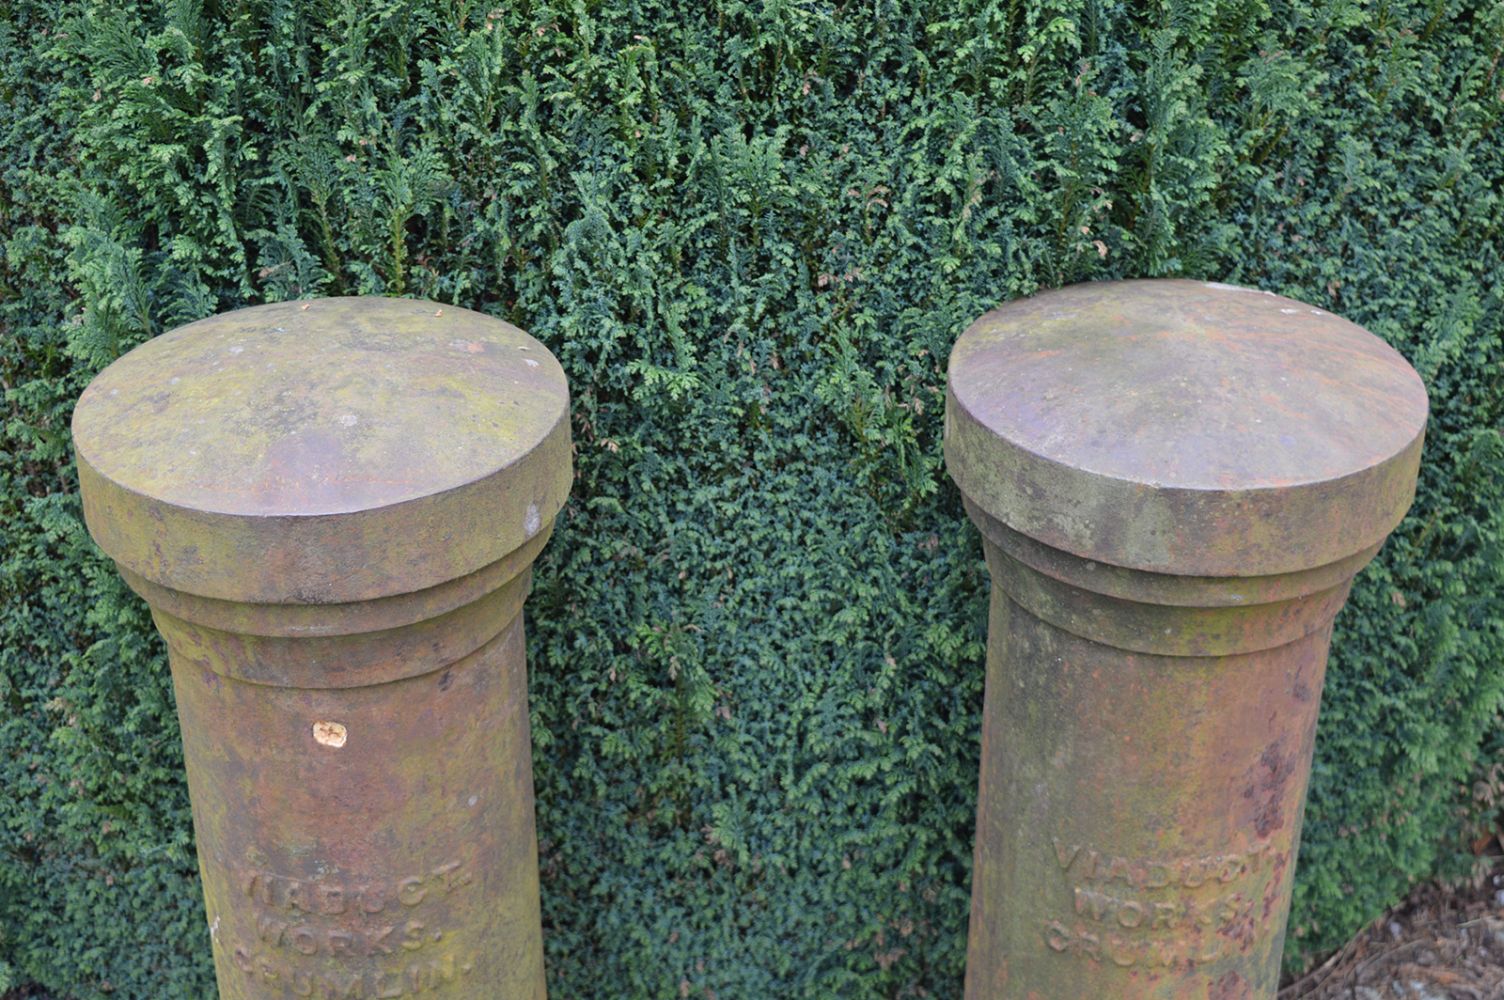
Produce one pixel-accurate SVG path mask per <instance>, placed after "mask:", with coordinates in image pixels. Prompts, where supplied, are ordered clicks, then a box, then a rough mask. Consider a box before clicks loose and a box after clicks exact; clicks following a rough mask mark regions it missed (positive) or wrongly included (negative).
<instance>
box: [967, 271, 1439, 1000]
mask: <svg viewBox="0 0 1504 1000" xmlns="http://www.w3.org/2000/svg"><path fill="white" fill-rule="evenodd" d="M949 381H950V384H949V394H948V397H947V406H946V428H945V457H946V464H947V467H948V469H949V471H950V474H951V476H952V477H953V478H954V479H955V481H956V483H957V485H958V487H959V488H960V491H961V493H962V496H963V498H964V501H965V504H966V508H967V511H968V512H969V514H970V516H971V518H972V520H973V521H974V522H975V523H976V525H977V527H978V528H979V529H980V531H981V533H982V536H983V547H984V549H985V551H986V556H987V562H988V566H989V569H990V572H991V575H992V583H993V588H992V603H991V614H990V620H989V625H988V629H989V636H988V647H987V684H986V696H985V705H984V708H983V729H982V761H981V779H980V795H979V802H978V808H977V829H976V848H975V864H974V867H973V872H972V909H971V923H970V939H969V948H968V956H967V972H966V996H967V997H968V998H970V1000H1010V998H1017V1000H1078V998H1082V997H1112V998H1114V1000H1149V998H1154V1000H1191V998H1196V1000H1248V998H1272V997H1274V995H1275V991H1276V987H1277V983H1278V976H1279V966H1280V952H1281V949H1282V946H1283V942H1284V935H1285V925H1286V919H1287V917H1288V912H1289V905H1290V886H1291V877H1292V875H1293V873H1294V868H1295V858H1296V849H1297V845H1298V842H1299V835H1300V825H1301V818H1302V813H1303V809H1304V803H1305V793H1306V784H1307V779H1308V776H1309V771H1310V765H1311V750H1312V742H1313V738H1314V734H1315V729H1316V715H1317V708H1318V705H1319V702H1320V697H1321V688H1322V680H1323V676H1324V671H1325V666H1326V657H1327V648H1328V644H1329V642H1330V638H1331V631H1332V621H1333V618H1334V616H1335V615H1336V613H1337V611H1338V609H1340V608H1341V607H1342V604H1343V602H1344V601H1345V600H1346V597H1347V593H1348V588H1349V587H1350V585H1351V582H1352V578H1353V575H1354V574H1355V573H1356V572H1357V571H1358V570H1359V569H1361V568H1362V567H1363V566H1364V564H1366V563H1367V562H1368V561H1369V559H1370V558H1372V557H1373V555H1374V553H1375V552H1376V551H1377V550H1378V548H1379V546H1380V545H1382V544H1383V541H1384V538H1385V536H1387V535H1388V533H1389V532H1390V531H1391V530H1392V529H1393V528H1394V527H1395V525H1396V524H1397V523H1398V522H1399V520H1400V518H1401V517H1402V516H1403V515H1404V513H1405V511H1406V509H1407V508H1408V507H1409V505H1410V502H1411V499H1412V497H1413V495H1414V489H1415V478H1416V471H1417V467H1418V463H1419V460H1420V451H1421V440H1422V436H1423V432H1424V429H1425V423H1426V411H1427V401H1426V393H1425V389H1424V388H1423V386H1422V385H1421V381H1420V379H1419V377H1418V376H1417V375H1416V374H1415V372H1414V371H1413V370H1412V369H1411V367H1410V366H1409V365H1408V364H1407V363H1406V362H1405V360H1404V359H1403V358H1401V357H1400V355H1399V354H1397V353H1396V352H1395V351H1394V350H1392V349H1391V348H1389V347H1388V346H1386V345H1385V344H1384V343H1383V342H1381V341H1380V340H1379V339H1378V338H1376V337H1374V336H1373V335H1372V334H1369V333H1367V332H1366V331H1364V330H1362V329H1361V328H1359V327H1357V326H1355V325H1353V324H1352V323H1349V322H1347V321H1345V320H1343V319H1341V318H1339V317H1337V316H1334V315H1332V314H1331V313H1329V312H1327V311H1325V310H1322V309H1318V308H1314V307H1312V306H1309V305H1306V304H1304V303H1301V302H1296V301H1292V300H1290V299H1286V298H1281V297H1278V296H1275V295H1272V294H1268V293H1264V292H1259V291H1253V290H1249V289H1245V288H1238V287H1235V286H1231V285H1224V284H1218V283H1206V282H1196V281H1172V280H1160V281H1129V282H1104V283H1097V284H1086V285H1077V286H1074V287H1069V288H1065V289H1061V290H1058V291H1052V292H1046V293H1044V294H1040V295H1036V296H1034V297H1032V298H1029V299H1025V300H1021V301H1017V302H1012V303H1009V304H1007V305H1004V306H1003V307H1001V308H999V309H997V310H995V311H993V312H990V313H988V314H987V315H985V316H983V317H982V318H981V319H979V320H977V321H976V323H974V324H973V325H972V326H971V327H970V328H969V329H968V330H967V331H966V332H965V333H964V334H963V335H962V336H961V338H960V340H959V341H958V342H957V343H956V345H955V349H954V350H953V352H952V354H951V357H950V374H949Z"/></svg>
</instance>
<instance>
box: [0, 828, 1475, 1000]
mask: <svg viewBox="0 0 1504 1000" xmlns="http://www.w3.org/2000/svg"><path fill="white" fill-rule="evenodd" d="M0 1000H63V998H61V997H56V996H53V995H52V994H49V993H47V992H45V991H43V990H41V989H38V988H37V987H32V986H23V987H20V988H18V989H14V990H11V991H10V992H8V993H6V994H5V995H4V996H3V997H0ZM1279 1000H1504V858H1497V859H1495V865H1494V871H1493V873H1492V874H1490V875H1487V876H1485V877H1483V878H1481V879H1477V880H1475V881H1474V882H1473V883H1472V884H1470V885H1464V886H1460V887H1445V886H1440V885H1437V884H1435V883H1427V884H1425V885H1422V886H1420V887H1418V888H1417V889H1416V890H1415V891H1414V892H1413V893H1411V894H1410V897H1409V898H1408V899H1406V900H1405V901H1404V902H1403V903H1401V904H1400V905H1399V906H1396V907H1395V908H1394V909H1392V910H1390V911H1389V912H1388V913H1386V914H1385V915H1384V916H1382V917H1380V918H1379V919H1378V920H1375V921H1374V922H1373V923H1372V924H1370V925H1369V926H1368V927H1367V928H1366V929H1365V930H1363V931H1362V932H1361V933H1360V934H1358V936H1357V937H1355V938H1353V939H1352V940H1351V941H1349V942H1348V943H1347V945H1346V946H1345V947H1344V948H1342V949H1341V950H1340V951H1338V952H1337V953H1336V954H1334V955H1333V956H1331V957H1330V958H1329V959H1327V960H1326V961H1325V962H1323V963H1322V964H1321V965H1319V966H1317V967H1316V968H1315V969H1313V970H1311V971H1310V972H1309V973H1307V974H1306V975H1304V976H1301V977H1299V978H1297V979H1296V980H1295V981H1293V982H1291V983H1288V984H1287V985H1285V987H1284V988H1282V989H1281V990H1280V991H1279Z"/></svg>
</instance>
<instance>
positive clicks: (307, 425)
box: [73, 298, 569, 517]
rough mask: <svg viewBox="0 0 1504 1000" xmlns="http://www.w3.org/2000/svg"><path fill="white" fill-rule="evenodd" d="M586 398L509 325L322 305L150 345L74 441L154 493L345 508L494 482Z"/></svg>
mask: <svg viewBox="0 0 1504 1000" xmlns="http://www.w3.org/2000/svg"><path fill="white" fill-rule="evenodd" d="M568 401H569V394H568V388H567V386H566V383H565V380H564V373H563V371H562V370H561V369H560V367H559V365H558V362H557V361H555V360H554V358H553V356H552V355H551V354H550V353H549V352H548V350H547V349H546V348H544V346H543V345H542V344H540V343H539V342H538V341H536V340H534V339H533V338H532V337H530V336H528V335H527V334H526V333H523V332H522V331H521V330H519V329H517V328H516V327H514V326H512V325H510V324H508V323H505V322H502V321H501V320H498V319H493V318H492V317H489V316H485V315H482V314H481V313H477V312H472V311H470V310H468V309H461V308H458V307H456V306H449V305H441V304H438V303H433V302H423V301H417V300H412V299H385V298H342V299H315V300H312V301H308V302H285V303H279V304H275V305H264V306H256V307H252V308H249V309H241V310H238V311H235V312H230V313H224V314H221V315H218V316H213V317H210V318H208V319H204V320H200V321H199V322H196V323H191V324H189V325H187V326H184V327H181V328H179V329H176V330H173V331H171V332H170V333H166V334H163V335H162V336H160V337H157V338H156V339H154V340H151V341H148V342H147V343H145V344H143V345H141V346H140V347H138V348H136V349H135V350H133V351H131V352H130V353H129V354H127V355H125V356H124V357H122V358H120V359H119V360H118V361H116V362H115V363H114V364H112V365H110V366H109V367H108V368H107V369H105V370H104V371H103V372H102V373H100V375H99V376H98V378H96V379H95V380H94V382H93V383H92V384H91V385H90V386H89V388H88V389H87V390H86V391H85V392H84V394H83V396H82V397H81V398H80V399H79V403H78V407H77V409H76V411H75V414H74V421H73V432H74V441H75V445H76V447H77V450H78V454H79V458H80V460H81V462H85V463H87V464H88V465H89V466H92V468H93V469H94V471H95V472H97V473H98V474H99V475H101V476H103V477H104V478H105V479H107V480H110V481H111V482H113V483H115V484H116V485H118V486H120V487H122V488H124V489H126V490H129V491H131V492H133V493H136V494H141V495H143V496H145V497H149V498H151V499H152V500H156V501H159V502H162V503H166V504H170V505H173V506H175V507H180V508H186V509H189V510H194V511H205V512H214V513H217V514H228V515H244V516H248V517H265V516H276V515H317V514H341V513H350V512H356V511H362V510H369V509H372V508H379V507H385V506H389V505H392V504H397V503H401V502H403V501H406V500H412V499H416V498H418V497H423V496H429V495H433V494H438V493H444V492H446V491H448V490H452V489H455V488H457V487H460V486H464V485H466V484H469V483H472V482H475V481H477V480H481V479H485V478H487V477H489V476H491V475H493V474H495V473H497V472H498V471H500V470H501V469H503V468H506V467H507V466H509V465H512V464H513V463H514V462H516V461H518V460H519V459H520V458H521V457H522V456H524V455H526V454H527V453H528V452H529V451H531V450H532V449H534V448H535V447H537V446H538V445H539V444H540V443H541V442H542V441H543V440H544V439H545V438H546V437H547V436H548V435H549V433H550V432H551V431H553V430H554V429H555V428H556V427H557V426H558V425H559V423H560V420H561V419H562V418H563V417H564V415H565V413H566V412H567V410H568ZM565 428H566V430H567V423H566V425H565Z"/></svg>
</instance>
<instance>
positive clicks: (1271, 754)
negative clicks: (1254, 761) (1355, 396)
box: [1243, 738, 1299, 839]
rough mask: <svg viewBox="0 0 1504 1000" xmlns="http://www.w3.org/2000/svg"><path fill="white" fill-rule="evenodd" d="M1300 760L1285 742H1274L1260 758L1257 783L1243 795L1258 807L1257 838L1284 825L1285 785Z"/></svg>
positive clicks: (1255, 825)
mask: <svg viewBox="0 0 1504 1000" xmlns="http://www.w3.org/2000/svg"><path fill="white" fill-rule="evenodd" d="M1298 765H1299V760H1298V759H1297V758H1296V757H1295V756H1294V755H1290V754H1286V753H1285V750H1284V739H1283V738H1281V739H1278V740H1275V741H1274V742H1273V743H1271V744H1269V746H1267V747H1265V748H1264V752H1263V753H1262V754H1260V755H1259V763H1258V769H1259V775H1258V778H1257V780H1256V781H1255V782H1254V783H1253V784H1252V785H1249V786H1248V788H1247V789H1245V790H1244V792H1243V798H1245V799H1249V800H1251V801H1253V802H1255V803H1256V804H1257V807H1256V808H1255V810H1254V813H1253V829H1254V832H1255V833H1256V834H1258V835H1259V837H1260V839H1262V838H1265V837H1268V836H1269V835H1270V834H1271V833H1273V832H1274V831H1275V830H1278V829H1279V828H1281V827H1282V826H1284V825H1285V811H1284V810H1285V797H1286V790H1285V785H1286V784H1287V783H1288V782H1289V780H1290V779H1291V778H1293V777H1294V776H1295V771H1296V768H1297V766H1298Z"/></svg>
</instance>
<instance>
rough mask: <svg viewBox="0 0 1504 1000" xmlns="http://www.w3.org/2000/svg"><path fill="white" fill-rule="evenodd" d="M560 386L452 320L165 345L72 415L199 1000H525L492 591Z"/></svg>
mask: <svg viewBox="0 0 1504 1000" xmlns="http://www.w3.org/2000/svg"><path fill="white" fill-rule="evenodd" d="M568 414H569V393H568V388H567V386H566V384H565V380H564V373H563V371H562V370H561V369H560V368H559V365H558V363H557V362H556V361H555V360H554V358H553V356H552V355H551V354H549V352H548V351H547V350H546V349H545V348H544V347H543V345H542V344H540V343H539V342H538V341H536V340H534V339H533V338H531V337H529V336H528V335H527V334H525V333H523V332H522V331H520V330H518V329H517V328H515V327H513V326H511V325H509V324H507V323H504V322H501V321H500V320H496V319H492V318H490V317H487V316H483V315H481V314H479V313H475V312H471V311H469V310H466V309H460V308H456V307H454V306H448V305H441V304H437V303H433V302H420V301H412V300H401V299H379V298H351V299H317V300H313V301H309V302H290V303H283V304H280V305H267V306H258V307H255V308H250V309H243V310H239V311H237V312H231V313H227V314H224V315H220V316H215V317H212V318H210V319H206V320H202V321H200V322H197V323H192V324H190V325H188V326H185V327H182V328H180V329H177V330H174V331H172V332H170V333H166V334H164V335H162V336H160V337H158V338H156V339H154V340H151V341H148V342H147V343H145V344H143V345H142V346H140V347H138V348H136V349H135V350H134V351H131V352H130V353H129V354H127V355H126V356H125V357H123V358H121V359H120V360H118V361H116V362H115V363H114V364H113V365H111V366H110V367H109V368H107V369H106V370H105V371H104V372H102V373H101V374H100V375H99V377H98V378H96V379H95V380H94V382H93V383H92V384H91V385H90V386H89V388H88V389H87V390H86V391H85V392H84V394H83V396H82V397H81V398H80V400H79V404H78V407H77V410H76V411H75V414H74V418H73V432H74V440H75V444H76V447H77V455H78V467H79V477H80V485H81V487H82V492H83V502H84V514H85V517H86V519H87V522H88V526H89V530H90V532H91V533H92V534H93V536H94V538H95V540H96V541H97V542H98V544H99V546H100V548H102V549H103V550H104V551H105V552H106V553H107V554H108V555H109V556H110V557H112V558H113V559H114V560H115V562H116V563H117V564H118V566H119V567H120V571H121V573H122V574H123V575H124V576H125V578H126V580H127V581H128V582H129V583H130V585H131V586H132V587H133V588H134V589H135V590H136V591H137V592H138V593H140V594H141V595H142V596H143V597H145V598H146V600H147V601H148V602H149V603H150V605H151V610H152V615H153V618H154V619H155V621H156V623H157V627H158V628H159V630H160V631H161V633H162V635H163V636H164V637H165V638H166V640H167V646H168V650H169V658H170V662H171V667H172V677H173V686H174V689H175V692H176V695H177V704H178V715H179V719H180V721H181V723H182V732H183V749H184V757H185V760H186V764H187V771H188V788H189V794H190V798H191V800H192V805H193V820H194V830H195V834H196V836H197V842H198V855H199V868H200V871H201V873H202V875H203V883H204V897H205V902H206V904H207V918H208V924H209V936H210V938H211V941H212V947H213V951H214V961H215V969H216V973H217V976H218V981H219V995H220V997H221V998H222V1000H271V998H287V997H338V998H342V1000H344V998H356V1000H365V998H376V997H409V996H424V997H427V996H434V997H452V998H473V1000H523V998H526V1000H534V998H541V997H543V996H544V995H545V990H544V981H543V952H542V939H541V928H540V922H539V909H538V863H537V846H536V836H535V833H534V825H533V786H532V764H531V750H530V742H529V733H528V708H527V667H526V662H525V651H524V644H523V631H522V615H521V611H522V603H523V599H524V597H525V596H526V594H527V589H528V582H529V578H530V572H531V570H530V567H531V564H532V561H533V559H534V557H535V556H536V555H537V554H538V552H539V550H540V549H541V548H542V547H543V544H544V542H545V541H546V540H547V538H548V535H549V533H550V531H551V529H552V527H553V520H554V516H555V514H556V513H557V512H558V511H559V509H560V508H561V506H562V505H563V503H564V501H565V498H566V496H567V494H568V490H569V484H570V478H571V472H570V440H569V415H568Z"/></svg>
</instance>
